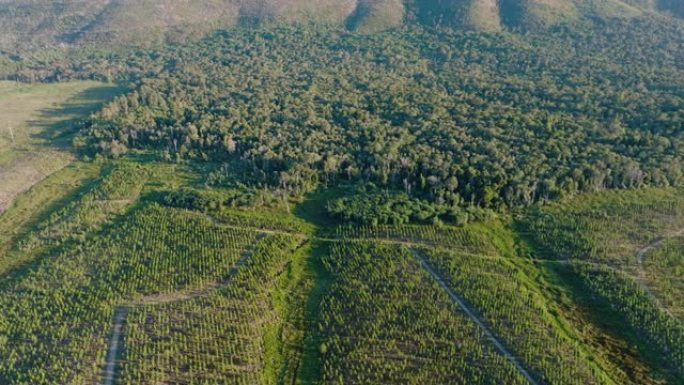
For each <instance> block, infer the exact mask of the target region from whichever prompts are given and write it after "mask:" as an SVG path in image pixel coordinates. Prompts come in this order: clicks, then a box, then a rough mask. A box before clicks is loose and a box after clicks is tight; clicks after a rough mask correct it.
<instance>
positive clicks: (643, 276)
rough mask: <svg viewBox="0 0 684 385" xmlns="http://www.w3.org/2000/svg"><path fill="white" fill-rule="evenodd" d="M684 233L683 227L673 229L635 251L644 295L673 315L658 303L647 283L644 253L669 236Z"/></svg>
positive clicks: (639, 280)
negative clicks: (676, 229) (671, 231)
mask: <svg viewBox="0 0 684 385" xmlns="http://www.w3.org/2000/svg"><path fill="white" fill-rule="evenodd" d="M682 235H684V229H680V230H678V231H675V232H673V233H671V234H667V235H664V236H661V237H659V238H657V239H656V240H654V241H653V242H651V243H649V244H648V245H646V246H644V247H642V248H640V249H639V250H637V252H636V262H637V268H638V280H637V281H638V282H639V284H640V286H641V288H642V289H644V291H645V292H646V295H648V297H649V298H651V300H652V301H653V302H655V304H656V305H658V307H660V308H661V309H663V310H664V311H665V312H666V313H667V314H668V315H670V316H672V317H674V314H672V312H671V311H670V309H668V308H667V307H666V306H663V305H662V304H661V303H660V300H659V299H658V297H657V296H656V295H655V293H653V291H652V290H651V287H650V286H649V284H648V278H647V277H646V268H645V267H644V259H645V258H646V254H648V253H650V252H651V251H653V250H655V249H656V248H657V247H658V246H660V245H662V244H663V242H665V241H666V240H667V239H669V238H675V237H680V236H682Z"/></svg>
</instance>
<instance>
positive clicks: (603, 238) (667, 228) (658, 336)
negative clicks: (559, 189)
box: [521, 188, 684, 378]
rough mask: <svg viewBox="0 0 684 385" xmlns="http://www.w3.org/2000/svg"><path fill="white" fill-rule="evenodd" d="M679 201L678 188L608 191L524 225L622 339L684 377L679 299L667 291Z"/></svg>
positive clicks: (542, 212)
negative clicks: (602, 309) (567, 268)
mask: <svg viewBox="0 0 684 385" xmlns="http://www.w3.org/2000/svg"><path fill="white" fill-rule="evenodd" d="M683 202H684V195H683V192H682V190H681V189H673V188H670V189H659V190H656V189H642V190H634V191H621V192H606V193H601V194H593V195H585V196H582V197H578V198H573V199H569V200H566V201H563V202H560V203H556V204H551V205H547V206H544V207H539V208H538V209H536V210H533V211H532V212H531V213H529V214H528V215H527V216H526V218H525V220H524V221H523V223H522V224H521V226H522V227H523V228H525V229H526V231H528V232H529V233H528V234H527V236H528V237H529V238H530V239H531V240H532V241H533V242H534V243H535V244H537V245H539V246H541V247H542V248H543V250H544V253H545V254H546V255H548V256H550V257H554V258H558V259H563V260H566V261H568V262H570V263H571V266H572V268H573V271H574V273H573V274H574V275H575V278H573V279H574V280H578V281H580V282H581V286H582V287H583V289H582V290H589V291H590V292H591V293H593V295H594V296H595V297H596V298H597V302H598V303H599V304H602V305H603V306H609V307H610V309H611V310H612V311H613V312H614V313H615V314H616V315H617V316H619V317H622V319H623V320H624V321H623V322H624V325H623V326H624V327H623V335H624V336H625V338H627V339H629V340H630V342H631V343H633V344H635V345H636V346H637V347H638V348H639V350H640V351H641V352H642V354H643V355H644V356H646V357H650V358H649V359H650V360H651V361H652V362H658V363H659V364H658V365H659V366H660V370H661V371H662V372H664V373H672V375H673V376H675V378H679V377H681V376H682V373H684V366H682V363H683V362H682V356H683V355H684V352H683V351H682V346H684V344H682V341H684V324H683V323H682V319H681V317H679V318H678V316H677V315H676V314H678V313H676V310H677V306H678V305H676V304H678V303H679V302H678V301H680V296H681V293H680V292H679V291H678V290H677V289H675V287H676V286H672V285H677V284H678V281H677V274H678V272H679V271H680V270H681V268H682V265H681V262H682V261H681V258H678V257H675V256H671V255H670V254H671V252H670V251H668V250H670V249H669V248H670V247H671V246H668V245H672V244H673V243H672V242H676V238H675V239H674V240H668V238H669V237H672V236H675V235H676V234H681V233H682V231H684V221H682V216H681V212H682V206H683V205H684V203H683ZM663 244H664V245H665V246H663ZM661 248H662V249H661ZM675 253H676V252H675ZM651 255H655V256H656V257H655V259H653V260H650V259H649V258H650V257H651ZM665 266H667V269H664V267H665ZM673 304H675V308H674V310H675V311H674V312H672V311H670V307H671V306H672V305H673Z"/></svg>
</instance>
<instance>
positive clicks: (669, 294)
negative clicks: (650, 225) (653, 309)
mask: <svg viewBox="0 0 684 385" xmlns="http://www.w3.org/2000/svg"><path fill="white" fill-rule="evenodd" d="M644 269H645V273H646V279H647V283H648V285H649V287H650V288H651V290H652V291H653V292H654V293H655V295H656V296H657V297H658V300H659V301H660V302H661V303H662V305H664V306H665V307H666V308H667V309H669V310H670V312H671V313H672V314H674V315H675V316H677V317H678V318H679V319H680V320H683V321H684V237H676V238H672V239H669V240H666V241H665V242H664V243H663V244H662V245H660V246H658V247H657V248H656V249H655V250H653V251H651V252H650V253H648V254H647V255H646V257H645V261H644Z"/></svg>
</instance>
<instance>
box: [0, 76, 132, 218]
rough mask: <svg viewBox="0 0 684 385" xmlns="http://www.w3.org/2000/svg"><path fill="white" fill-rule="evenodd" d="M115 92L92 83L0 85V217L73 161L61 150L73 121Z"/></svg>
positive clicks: (3, 83) (114, 89)
mask: <svg viewBox="0 0 684 385" xmlns="http://www.w3.org/2000/svg"><path fill="white" fill-rule="evenodd" d="M118 91H120V90H119V89H118V88H117V87H115V86H112V85H108V84H101V83H96V82H72V83H63V84H55V85H32V86H27V85H18V84H15V83H11V82H0V111H1V112H2V118H1V119H2V120H0V127H2V128H1V129H0V180H1V181H2V183H0V213H2V212H3V211H5V210H6V209H7V208H8V207H9V206H10V205H11V204H12V201H13V200H14V198H15V197H16V196H17V195H18V194H20V193H22V192H24V191H26V190H28V189H29V188H31V186H33V185H34V184H35V183H37V182H38V181H40V180H42V179H43V178H45V177H46V176H48V175H50V174H51V173H53V172H54V171H56V170H58V169H60V168H62V167H64V166H66V165H67V164H68V163H69V162H70V160H71V158H72V156H71V155H70V154H69V153H68V152H66V151H61V149H63V147H64V146H65V145H66V144H68V141H69V139H70V137H69V136H68V134H69V133H73V131H74V125H75V123H76V121H77V120H78V119H83V118H85V117H87V116H88V114H89V113H91V112H94V111H96V110H97V108H98V107H99V106H100V104H101V103H103V102H105V101H107V100H108V99H109V98H111V97H113V95H114V94H116V93H117V92H118Z"/></svg>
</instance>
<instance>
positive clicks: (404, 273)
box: [319, 242, 527, 385]
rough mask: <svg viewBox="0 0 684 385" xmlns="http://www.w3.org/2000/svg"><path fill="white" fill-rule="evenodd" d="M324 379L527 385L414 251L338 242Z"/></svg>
mask: <svg viewBox="0 0 684 385" xmlns="http://www.w3.org/2000/svg"><path fill="white" fill-rule="evenodd" d="M323 263H324V265H325V268H326V270H327V271H328V272H329V273H330V274H331V276H332V277H334V280H333V283H332V286H331V287H330V290H329V292H328V294H327V295H326V296H325V298H324V300H323V303H322V306H321V314H320V316H319V330H320V339H321V340H322V341H323V342H322V343H321V345H320V346H319V351H320V354H321V360H322V373H321V375H322V379H321V382H320V383H321V384H330V385H343V384H359V385H361V384H435V385H444V384H492V385H493V384H512V385H515V384H526V383H527V382H526V380H525V379H524V377H522V375H521V374H520V373H519V372H518V371H517V370H516V369H515V367H514V366H513V365H512V364H511V363H510V362H509V361H508V360H507V359H506V358H505V357H504V356H502V355H500V354H499V353H498V351H496V350H495V348H494V345H493V344H492V343H491V342H490V341H489V340H487V339H486V338H485V337H484V335H483V332H482V331H481V330H480V329H479V328H478V326H477V325H476V324H475V323H474V322H472V321H471V320H470V319H469V318H467V317H466V316H465V315H464V314H463V313H461V311H460V309H459V308H458V307H457V306H456V305H455V304H454V303H453V302H452V301H451V299H450V298H449V297H448V296H447V294H446V293H445V292H444V291H443V290H442V289H441V288H440V287H439V286H438V285H437V284H436V283H435V282H434V281H433V279H432V278H431V277H430V276H429V275H428V274H427V273H426V272H425V271H424V270H423V269H422V268H421V266H420V265H419V264H418V262H417V260H416V259H415V258H414V256H413V255H412V254H411V253H410V251H409V250H407V249H406V248H403V247H397V246H387V245H381V244H377V243H370V242H368V243H366V242H351V243H334V244H332V246H331V250H330V253H329V255H327V256H325V257H324V259H323Z"/></svg>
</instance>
